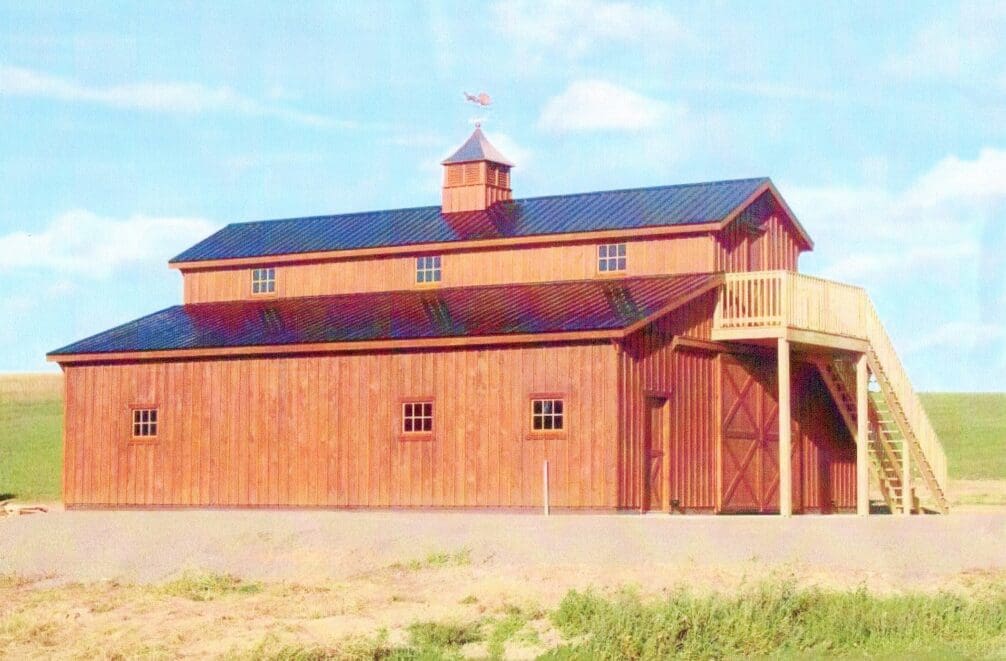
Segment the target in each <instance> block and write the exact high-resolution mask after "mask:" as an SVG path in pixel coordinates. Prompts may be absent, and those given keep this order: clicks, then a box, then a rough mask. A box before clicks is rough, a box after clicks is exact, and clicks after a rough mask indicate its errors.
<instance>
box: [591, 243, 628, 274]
mask: <svg viewBox="0 0 1006 661" xmlns="http://www.w3.org/2000/svg"><path fill="white" fill-rule="evenodd" d="M625 252H626V251H625V244H624V243H602V244H601V245H599V246H598V247H597V270H598V271H600V272H601V273H618V272H620V271H625V268H626V264H627V262H626V255H625Z"/></svg>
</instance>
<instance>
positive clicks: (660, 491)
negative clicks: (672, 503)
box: [643, 397, 668, 510]
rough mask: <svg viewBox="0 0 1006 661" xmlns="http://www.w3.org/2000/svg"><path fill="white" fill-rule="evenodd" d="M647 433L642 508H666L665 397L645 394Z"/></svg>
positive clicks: (644, 451)
mask: <svg viewBox="0 0 1006 661" xmlns="http://www.w3.org/2000/svg"><path fill="white" fill-rule="evenodd" d="M645 422H646V425H645V427H646V434H645V442H644V445H645V447H644V448H643V480H644V487H645V488H644V493H643V509H644V510H666V509H667V505H668V503H667V494H668V491H667V488H668V485H667V466H666V462H667V459H668V455H667V451H668V448H667V423H668V419H667V399H666V398H664V397H647V398H646V421H645Z"/></svg>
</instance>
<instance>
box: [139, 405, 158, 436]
mask: <svg viewBox="0 0 1006 661" xmlns="http://www.w3.org/2000/svg"><path fill="white" fill-rule="evenodd" d="M156 437H157V409H133V438H156Z"/></svg>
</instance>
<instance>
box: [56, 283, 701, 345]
mask: <svg viewBox="0 0 1006 661" xmlns="http://www.w3.org/2000/svg"><path fill="white" fill-rule="evenodd" d="M719 281H720V276H719V275H718V274H714V273H704V274H690V275H677V276H657V277H646V278H624V279H618V280H578V281H570V282H552V283H539V284H524V285H492V286H480V287H455V288H444V289H429V290H412V291H397V292H375V293H360V294H342V295H337V296H309V297H302V298H277V299H269V300H255V301H227V302H219V303H197V304H191V305H178V306H175V307H171V308H167V309H166V310H161V311H160V312H155V313H154V314H151V315H148V316H146V317H142V318H140V319H137V320H135V321H131V322H129V323H127V324H123V325H122V326H118V327H117V328H113V329H111V330H108V331H105V332H104V333H99V334H98V335H94V336H93V337H89V338H87V339H85V340H81V341H79V342H75V343H73V344H71V345H68V346H65V347H63V348H62V349H57V350H56V351H53V352H51V353H50V354H49V355H51V356H60V355H68V354H95V353H99V354H100V353H117V352H136V351H168V350H174V349H206V348H220V347H250V346H276V345H287V344H312V343H324V342H357V341H367V340H408V339H421V338H436V337H479V336H497V335H510V334H528V333H553V332H564V331H587V330H614V329H620V328H625V327H626V326H630V325H632V324H633V323H635V322H637V321H640V320H642V319H645V318H647V317H649V316H650V315H652V314H654V313H655V312H657V311H659V310H661V309H662V308H664V307H666V306H667V305H669V304H671V303H672V302H675V301H678V302H681V301H684V300H685V299H687V298H690V297H691V296H692V295H694V294H698V293H700V292H702V291H705V290H706V289H709V288H711V287H712V286H714V285H715V284H716V283H718V282H719Z"/></svg>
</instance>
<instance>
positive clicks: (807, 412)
mask: <svg viewBox="0 0 1006 661" xmlns="http://www.w3.org/2000/svg"><path fill="white" fill-rule="evenodd" d="M793 382H794V387H795V388H796V393H797V396H798V398H797V399H796V400H795V406H794V409H793V410H794V417H796V419H797V426H798V433H797V434H795V435H794V437H793V438H794V441H798V442H800V443H801V444H802V453H803V509H804V510H805V511H815V512H816V511H820V512H833V511H854V510H855V509H856V445H855V442H854V441H853V439H852V436H851V435H850V434H849V431H848V429H847V428H846V427H845V424H844V423H843V422H842V419H841V417H840V416H839V413H838V410H837V409H836V408H835V403H834V402H833V401H832V399H831V395H830V394H829V393H828V389H827V387H826V386H825V385H824V383H822V382H821V377H820V375H819V374H818V372H817V369H816V368H815V367H814V366H812V365H809V364H799V365H795V366H794V370H793Z"/></svg>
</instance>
